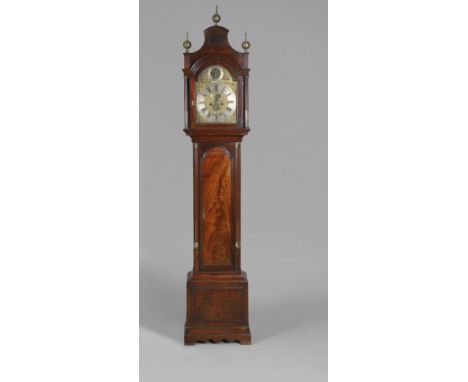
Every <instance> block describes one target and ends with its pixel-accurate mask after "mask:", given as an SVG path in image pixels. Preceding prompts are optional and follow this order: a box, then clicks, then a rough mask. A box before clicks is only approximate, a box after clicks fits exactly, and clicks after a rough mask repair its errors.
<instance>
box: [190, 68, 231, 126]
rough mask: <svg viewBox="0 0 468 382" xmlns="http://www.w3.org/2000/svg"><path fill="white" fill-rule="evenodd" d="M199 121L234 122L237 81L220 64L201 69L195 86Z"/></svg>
mask: <svg viewBox="0 0 468 382" xmlns="http://www.w3.org/2000/svg"><path fill="white" fill-rule="evenodd" d="M195 93H196V114H197V122H199V123H219V124H232V123H236V110H237V83H236V81H233V80H232V77H231V75H230V74H229V72H228V71H227V70H226V69H224V68H222V67H221V66H211V67H209V68H207V69H205V70H204V71H203V73H202V74H201V75H200V77H199V81H197V82H196V86H195Z"/></svg>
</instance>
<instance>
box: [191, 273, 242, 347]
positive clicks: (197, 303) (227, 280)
mask: <svg viewBox="0 0 468 382" xmlns="http://www.w3.org/2000/svg"><path fill="white" fill-rule="evenodd" d="M197 342H239V343H240V344H242V345H248V344H250V343H251V334H250V328H249V318H248V281H247V276H246V274H245V272H240V273H231V274H229V273H224V274H206V273H204V274H202V273H195V274H194V273H192V272H189V274H188V278H187V320H186V323H185V335H184V343H185V345H194V344H195V343H197Z"/></svg>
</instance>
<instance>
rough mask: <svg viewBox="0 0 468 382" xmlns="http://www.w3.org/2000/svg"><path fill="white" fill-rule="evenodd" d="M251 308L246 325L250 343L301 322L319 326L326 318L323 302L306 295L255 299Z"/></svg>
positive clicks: (257, 341)
mask: <svg viewBox="0 0 468 382" xmlns="http://www.w3.org/2000/svg"><path fill="white" fill-rule="evenodd" d="M252 308H253V309H252V310H251V312H250V327H251V330H252V342H253V343H259V342H262V341H266V340H268V339H271V338H273V337H276V336H279V335H281V334H284V333H286V332H288V331H291V330H294V329H295V328H297V327H300V326H302V325H308V326H312V327H317V328H319V327H320V328H323V327H324V325H327V320H328V318H327V316H328V306H327V302H326V301H321V300H313V299H311V297H310V295H306V294H297V295H291V296H284V297H281V298H278V299H277V300H273V301H271V300H270V301H267V302H266V301H261V300H260V301H256V302H255V303H253V304H252ZM322 330H323V329H322ZM325 335H326V334H325Z"/></svg>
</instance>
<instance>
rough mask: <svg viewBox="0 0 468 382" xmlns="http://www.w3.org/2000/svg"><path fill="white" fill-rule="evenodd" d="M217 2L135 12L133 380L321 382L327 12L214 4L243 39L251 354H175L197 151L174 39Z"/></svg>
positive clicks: (196, 31)
mask: <svg viewBox="0 0 468 382" xmlns="http://www.w3.org/2000/svg"><path fill="white" fill-rule="evenodd" d="M215 4H216V3H215V2H214V1H175V0H172V1H169V0H163V1H150V0H141V1H140V245H141V249H140V324H141V325H140V380H141V381H155V380H157V381H163V382H169V381H187V380H189V376H190V377H191V380H192V381H205V382H210V381H217V382H219V381H223V382H229V381H239V380H244V381H258V380H259V379H260V378H262V379H263V380H265V381H285V380H287V381H290V382H291V381H306V380H307V381H309V380H310V381H325V380H326V379H327V2H326V1H325V0H319V1H256V2H253V1H245V0H241V1H239V0H238V1H235V2H234V1H218V4H219V11H220V14H221V17H222V20H221V23H220V25H222V26H225V27H227V28H228V29H229V30H230V33H229V38H230V42H231V45H232V46H233V47H235V48H236V49H239V50H240V44H241V42H242V40H243V35H244V31H247V32H248V33H249V40H250V41H251V43H252V48H251V50H250V58H249V59H250V67H251V73H250V127H251V129H252V131H251V133H250V134H249V135H248V136H247V137H246V138H245V139H244V142H243V143H242V268H243V269H244V270H245V271H246V272H247V275H248V278H249V304H250V325H251V330H252V340H253V344H252V345H251V346H240V345H238V344H217V345H213V344H202V345H196V346H191V347H185V346H183V326H184V321H185V281H186V272H187V271H189V270H190V269H191V267H192V241H193V228H192V202H193V201H192V145H191V143H190V139H189V138H188V137H186V136H185V134H184V133H183V132H182V129H183V127H184V120H183V76H182V71H181V69H182V66H183V56H182V52H183V49H182V45H181V44H182V41H183V40H184V37H185V31H189V32H190V39H191V41H192V51H194V50H196V49H198V48H199V47H200V46H201V45H202V42H203V30H204V29H205V28H207V27H208V26H210V25H212V22H211V15H212V14H213V10H214V5H215Z"/></svg>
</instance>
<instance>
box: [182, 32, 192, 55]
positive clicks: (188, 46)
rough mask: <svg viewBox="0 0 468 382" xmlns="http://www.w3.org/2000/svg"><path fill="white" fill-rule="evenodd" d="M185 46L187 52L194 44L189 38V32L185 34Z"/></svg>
mask: <svg viewBox="0 0 468 382" xmlns="http://www.w3.org/2000/svg"><path fill="white" fill-rule="evenodd" d="M182 45H183V47H184V48H185V52H187V53H188V51H189V49H190V47H191V46H192V43H191V42H190V40H189V39H188V32H187V33H186V35H185V41H184V42H183V44H182Z"/></svg>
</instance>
